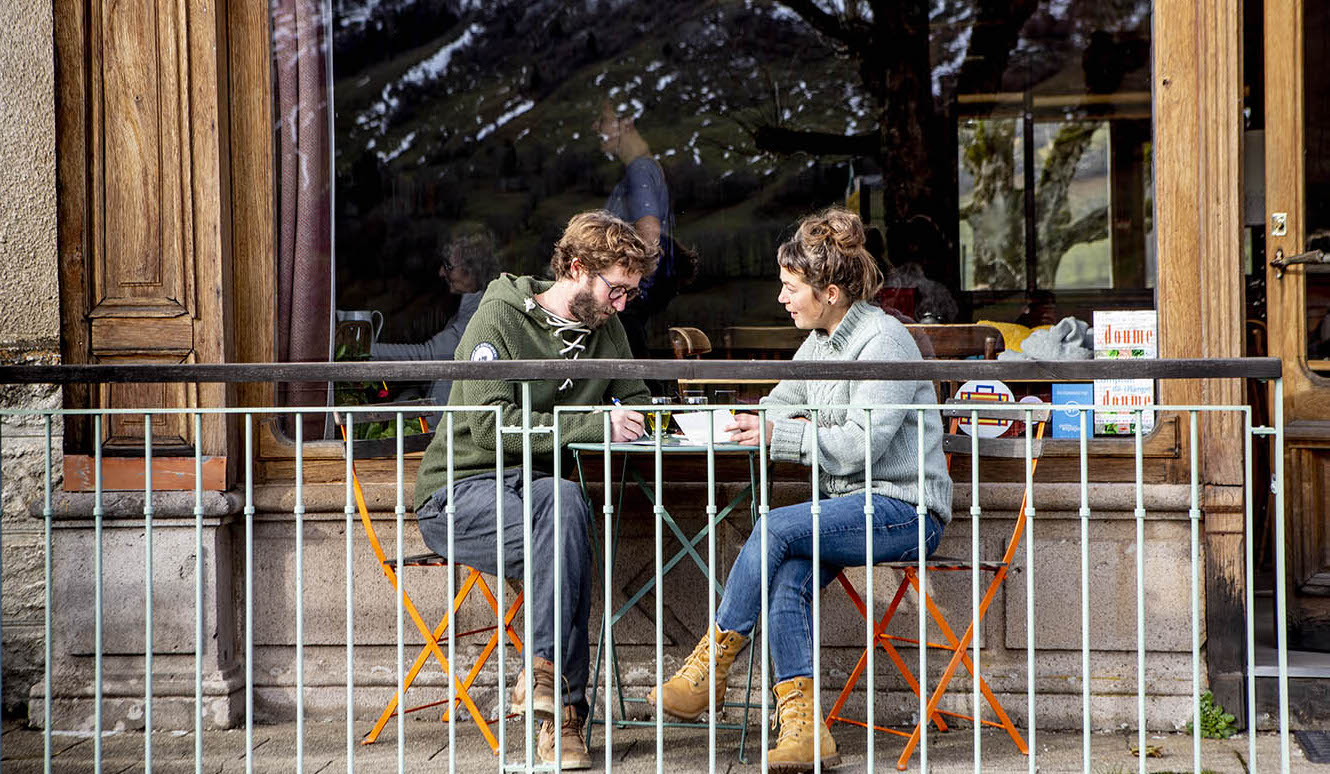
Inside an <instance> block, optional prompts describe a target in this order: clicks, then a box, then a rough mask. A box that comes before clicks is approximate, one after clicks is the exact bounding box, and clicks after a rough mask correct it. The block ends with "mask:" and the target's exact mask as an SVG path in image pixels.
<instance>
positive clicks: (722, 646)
mask: <svg viewBox="0 0 1330 774" xmlns="http://www.w3.org/2000/svg"><path fill="white" fill-rule="evenodd" d="M713 637H714V639H715V641H716V709H717V710H718V711H719V710H720V709H721V708H723V706H724V704H725V686H726V683H727V682H728V680H729V677H730V667H731V666H733V665H734V657H735V656H737V655H739V651H741V650H743V647H744V643H746V642H748V638H747V637H745V636H743V635H742V634H740V633H738V632H725V631H721V629H720V627H719V626H717V627H716V628H715V631H714V634H713V635H712V636H706V635H703V637H702V639H701V640H698V643H697V647H695V648H693V652H692V654H691V655H690V656H688V659H687V660H686V661H684V663H683V666H682V667H679V671H678V672H675V673H674V677H671V678H670V679H669V680H667V681H666V682H665V685H664V686H662V690H663V692H664V697H663V699H662V701H663V703H664V705H665V712H666V713H668V714H669V715H671V716H673V717H676V718H679V719H680V720H686V721H688V722H690V723H691V722H693V721H695V720H697V719H698V718H700V717H702V713H703V712H706V711H707V685H708V683H709V682H710V681H709V680H708V679H707V670H708V669H709V668H710V666H711V665H710V664H709V663H707V662H708V661H709V660H710V655H709V653H710V648H711V641H712V639H713ZM647 703H649V704H650V705H651V706H652V707H654V706H656V689H655V688H652V689H651V691H650V692H649V693H647Z"/></svg>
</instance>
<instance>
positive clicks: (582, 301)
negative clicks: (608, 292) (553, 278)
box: [568, 290, 614, 330]
mask: <svg viewBox="0 0 1330 774" xmlns="http://www.w3.org/2000/svg"><path fill="white" fill-rule="evenodd" d="M568 311H570V312H572V314H573V319H575V320H577V321H578V322H580V323H582V324H583V325H585V326H586V327H588V328H590V329H591V330H595V329H596V328H599V327H600V326H602V325H604V324H605V323H606V322H607V321H608V320H609V319H610V317H613V316H614V307H612V306H603V305H602V304H600V303H599V302H597V301H596V296H595V294H594V293H592V292H591V291H590V290H579V291H577V293H576V294H574V295H573V299H572V300H571V301H569V302H568ZM606 312H609V313H610V314H609V315H608V316H607V315H606V314H605V313H606Z"/></svg>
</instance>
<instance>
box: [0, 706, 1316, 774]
mask: <svg viewBox="0 0 1330 774" xmlns="http://www.w3.org/2000/svg"><path fill="white" fill-rule="evenodd" d="M369 729H370V724H369V723H368V722H365V723H357V724H356V725H355V727H354V728H353V729H352V730H353V735H354V745H353V747H354V749H353V754H354V764H355V768H354V770H355V771H357V772H370V773H372V774H383V773H389V772H394V771H396V770H397V764H398V755H399V750H398V744H397V738H396V726H395V725H389V727H388V728H387V729H386V730H385V731H384V734H383V736H381V737H380V738H379V741H378V742H377V743H375V744H373V745H363V744H361V743H360V740H361V739H362V738H363V736H364V735H365V734H366V733H368V731H369ZM760 733H761V729H760V728H759V727H757V726H753V727H752V728H751V729H750V738H749V743H748V749H747V751H746V752H747V755H746V758H747V762H746V763H745V762H744V761H741V760H740V757H739V734H738V733H737V732H733V731H718V732H717V734H716V768H715V771H717V772H722V773H723V774H742V772H758V771H759V765H758V763H759V756H758V751H759V749H758V745H759V744H760ZM456 734H457V746H456V749H455V750H454V751H453V754H452V756H450V755H449V749H448V730H447V725H446V724H443V723H439V722H437V721H436V720H434V721H427V720H416V719H412V720H410V721H408V723H407V724H406V740H405V743H404V744H403V745H402V750H401V753H402V758H403V761H404V769H405V771H408V772H426V771H427V772H446V771H449V769H450V765H455V771H457V772H464V773H465V774H470V772H496V773H497V772H498V771H499V759H498V757H497V756H495V755H493V754H492V753H491V751H490V749H489V746H488V745H487V744H486V743H485V740H484V738H483V737H482V736H481V735H480V734H479V733H477V731H476V729H475V727H474V726H471V725H469V724H468V723H459V724H458V726H457V731H456ZM506 735H507V741H508V749H509V750H510V753H509V754H508V756H507V761H508V763H509V764H517V769H516V770H521V768H522V763H523V761H524V757H525V752H524V749H523V745H522V740H523V724H522V722H521V721H520V720H510V721H509V722H508V724H507V726H506ZM612 736H613V763H612V768H613V771H617V772H623V774H647V772H655V771H656V770H657V766H656V750H657V742H656V730H655V729H654V728H622V729H615V730H614V731H613V735H612ZM835 736H836V740H837V744H838V746H839V749H840V752H841V757H842V765H841V766H839V767H837V768H836V769H835V771H836V772H837V773H838V774H858V773H859V772H866V771H868V764H867V746H868V737H867V735H866V733H865V732H863V731H862V730H859V729H852V728H846V727H844V726H839V727H837V729H836V730H835ZM604 738H605V737H604V731H603V730H602V729H601V728H600V727H597V728H596V729H595V730H594V732H593V736H592V747H591V754H592V762H593V763H592V770H593V771H603V770H604V769H605V759H604ZM771 738H772V741H773V743H774V734H772V737H771ZM301 739H303V746H302V745H301ZM253 740H254V741H253V745H254V746H253V750H252V753H251V755H252V765H253V769H252V770H253V771H254V772H263V773H265V774H266V773H267V772H284V773H285V772H292V771H299V770H300V769H299V768H298V767H297V763H298V757H299V758H301V759H303V760H302V761H300V762H302V763H303V771H304V773H305V774H331V773H332V772H346V771H347V765H346V760H347V758H346V755H347V734H346V727H345V725H344V724H341V723H333V722H314V723H307V724H306V726H305V728H304V730H303V734H300V733H298V731H297V728H296V726H295V724H294V723H283V724H279V725H263V726H256V727H255V728H254V732H253ZM203 741H204V745H203V750H204V753H203V762H202V766H201V770H202V771H203V772H206V774H233V773H234V774H243V773H244V772H246V771H247V767H246V763H247V761H246V757H247V756H246V748H247V745H246V734H245V731H244V729H230V730H218V731H207V732H205V734H204V740H203ZM663 741H664V744H663V748H664V766H663V769H664V770H665V771H667V772H670V773H671V774H681V773H682V772H707V771H709V770H710V756H709V755H708V744H707V741H708V731H707V727H706V725H705V724H701V725H699V726H698V727H697V728H670V729H666V730H665V735H664V738H663ZM980 741H981V755H982V758H981V760H982V768H981V770H982V771H983V772H984V774H989V773H990V772H991V773H992V774H1008V773H1010V774H1016V773H1017V772H1029V771H1030V768H1029V759H1028V758H1026V756H1024V755H1022V754H1021V753H1020V752H1019V751H1018V750H1017V749H1016V747H1015V745H1014V744H1013V743H1012V741H1011V740H1010V739H1009V738H1008V737H1007V735H1006V734H1005V733H1004V732H1002V731H1001V730H985V731H984V733H983V734H982V737H981V740H980ZM1090 742H1091V762H1090V766H1089V769H1088V770H1089V772H1090V774H1135V772H1137V771H1138V770H1139V769H1138V760H1137V758H1136V757H1135V756H1134V755H1133V753H1132V750H1133V749H1134V748H1135V746H1136V735H1135V734H1134V733H1122V734H1094V735H1092V736H1091V739H1090ZM903 743H904V740H903V739H902V738H901V737H898V736H895V735H889V734H881V733H879V734H876V735H875V736H874V738H873V744H874V754H875V762H874V766H873V769H874V770H875V771H894V770H895V763H896V759H897V757H898V756H899V755H900V752H901V750H902V749H903ZM43 744H44V740H43V737H42V733H41V731H40V730H35V729H30V728H28V727H26V726H25V725H22V724H21V723H16V722H13V721H10V722H7V723H6V724H5V725H4V737H3V759H2V762H0V767H2V768H3V770H4V772H5V773H6V774H26V773H27V772H34V773H35V772H42V771H44V770H45V769H44V767H43V761H42V758H43ZM973 745H974V741H973V735H972V733H971V732H970V730H969V729H955V730H953V731H951V732H949V733H932V734H930V735H929V751H928V756H929V764H930V765H929V771H931V772H934V773H935V774H961V773H962V772H974V771H975V770H976V769H975V766H974V764H973ZM1148 745H1149V748H1148V749H1151V752H1155V753H1157V755H1158V757H1150V758H1147V761H1146V771H1147V772H1150V773H1151V774H1164V773H1166V772H1191V771H1193V767H1192V761H1191V754H1192V739H1191V737H1190V736H1188V735H1185V734H1152V735H1150V737H1149V738H1148ZM152 747H153V766H152V771H153V772H162V773H163V774H176V772H180V773H181V774H185V773H186V772H195V771H197V770H199V769H198V768H196V766H195V760H194V755H195V740H194V736H193V734H191V733H188V732H178V731H174V732H157V733H154V734H153V738H152ZM1256 747H1257V757H1256V761H1255V763H1254V765H1253V763H1252V762H1251V761H1249V760H1248V759H1247V758H1248V746H1247V739H1246V738H1245V737H1244V736H1238V737H1234V738H1232V739H1227V740H1209V739H1206V740H1202V743H1201V764H1202V770H1203V771H1204V772H1212V773H1213V774H1257V773H1260V774H1264V773H1265V772H1277V771H1278V770H1279V736H1278V735H1277V734H1270V733H1260V734H1258V735H1257V745H1256ZM298 751H299V756H298ZM52 752H53V757H52V761H51V764H52V765H51V769H50V771H52V772H56V773H57V774H84V772H94V771H95V770H96V769H95V767H94V765H93V760H94V755H93V753H94V745H93V739H92V737H91V735H90V734H80V735H73V734H60V733H57V734H54V735H53V736H52ZM143 758H144V735H143V734H142V733H140V732H116V733H109V734H106V735H105V736H104V737H103V740H102V767H101V771H102V772H103V774H134V773H135V772H143V771H144V764H143ZM1035 761H1036V765H1037V769H1036V770H1037V771H1038V772H1040V774H1053V773H1055V772H1085V771H1086V767H1085V765H1084V762H1083V760H1082V744H1081V737H1080V735H1079V734H1076V733H1068V732H1040V733H1038V735H1037V749H1036V756H1035ZM1291 761H1292V765H1291V771H1293V772H1298V773H1299V774H1302V773H1304V772H1305V773H1306V774H1330V765H1326V764H1314V763H1310V762H1308V761H1307V760H1306V758H1305V757H1304V756H1303V754H1302V750H1301V749H1300V748H1299V747H1298V745H1297V744H1296V742H1293V743H1292V744H1291ZM919 765H920V762H919V754H918V753H917V752H916V753H915V755H914V756H913V757H912V758H911V759H910V761H909V765H908V767H907V769H906V770H907V771H915V772H917V771H919V770H920V769H919Z"/></svg>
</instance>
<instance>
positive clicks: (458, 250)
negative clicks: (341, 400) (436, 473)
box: [370, 223, 499, 427]
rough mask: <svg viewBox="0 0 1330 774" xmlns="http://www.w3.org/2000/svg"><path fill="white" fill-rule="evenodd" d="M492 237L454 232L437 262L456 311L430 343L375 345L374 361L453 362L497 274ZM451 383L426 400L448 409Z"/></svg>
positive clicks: (472, 228)
mask: <svg viewBox="0 0 1330 774" xmlns="http://www.w3.org/2000/svg"><path fill="white" fill-rule="evenodd" d="M494 245H495V238H494V233H493V232H492V231H490V230H489V229H488V228H486V227H484V226H482V225H480V224H479V223H461V224H458V226H457V227H456V228H454V229H453V231H452V234H451V235H450V236H449V238H448V240H447V242H446V243H444V245H443V249H442V251H441V253H442V259H441V260H440V261H439V276H440V277H442V278H443V280H444V282H446V283H447V284H448V290H449V291H450V292H452V293H456V294H458V295H460V296H461V297H462V298H461V300H460V302H459V303H458V305H457V311H456V312H455V313H454V314H453V316H452V317H450V318H448V322H447V323H446V324H445V325H444V326H443V330H441V331H439V332H438V333H436V334H434V336H433V337H432V338H431V339H430V340H429V341H424V342H420V343H418V344H389V343H385V342H376V343H375V344H374V345H373V346H372V347H371V348H370V357H371V358H372V359H374V360H452V359H453V352H454V351H455V350H456V349H457V342H458V341H460V340H461V339H462V332H463V331H465V330H466V324H467V323H468V322H470V321H471V316H472V315H474V314H475V313H476V308H477V307H479V306H480V298H481V296H483V295H484V294H485V293H484V291H485V287H486V286H487V285H489V283H490V280H492V279H494V278H495V277H497V276H498V274H499V262H498V259H497V258H496V257H495V255H494V252H495V246H494ZM451 388H452V382H451V381H449V380H448V379H440V380H438V381H436V382H434V383H433V384H432V385H430V391H429V400H430V402H431V403H436V404H438V405H440V406H443V405H447V403H448V393H449V392H450V390H451ZM439 416H440V415H439V414H435V415H434V416H432V417H430V418H429V423H430V426H431V427H434V426H437V424H438V421H439Z"/></svg>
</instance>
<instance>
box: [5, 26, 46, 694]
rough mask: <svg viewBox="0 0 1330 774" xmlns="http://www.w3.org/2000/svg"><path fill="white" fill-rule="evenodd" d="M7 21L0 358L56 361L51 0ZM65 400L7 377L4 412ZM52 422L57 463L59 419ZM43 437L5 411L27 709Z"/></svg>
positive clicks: (12, 579) (15, 670)
mask: <svg viewBox="0 0 1330 774" xmlns="http://www.w3.org/2000/svg"><path fill="white" fill-rule="evenodd" d="M0 29H4V30H5V45H4V46H3V47H0V94H4V99H0V202H4V206H3V207H0V362H3V363H5V364H39V363H40V364H50V363H55V362H58V360H59V352H60V315H59V311H60V306H59V290H58V284H57V263H56V208H55V80H54V61H55V54H54V51H53V29H52V7H51V4H50V3H49V2H46V0H12V1H11V2H6V3H0ZM59 405H60V394H59V391H58V390H55V389H53V388H50V387H35V388H29V387H18V386H0V412H3V411H5V410H7V409H15V408H55V407H59ZM53 430H54V434H55V440H54V444H53V445H54V447H55V451H56V457H55V461H56V466H57V470H58V466H59V448H60V431H61V428H60V425H59V424H56V425H55V427H54V428H53ZM43 445H44V431H43V428H42V425H41V420H39V419H38V420H34V419H31V418H21V417H16V416H5V417H3V418H2V419H0V475H3V482H2V483H3V487H4V490H3V519H0V527H2V528H3V539H4V549H3V560H4V575H3V605H2V607H0V616H2V618H0V624H2V625H3V647H4V676H3V677H4V695H3V701H4V710H5V712H6V714H9V713H11V712H14V711H18V712H20V713H21V712H23V711H24V710H25V709H26V705H25V704H24V700H25V699H26V697H27V693H28V688H29V686H30V685H31V684H32V683H33V682H35V681H36V680H37V679H39V678H40V676H41V671H42V667H41V642H42V640H41V637H42V619H43V601H42V600H43V594H42V590H43V589H42V555H43V553H42V550H41V546H42V540H43V537H42V529H41V522H40V521H37V520H34V519H32V518H30V517H29V516H28V515H27V511H28V509H27V506H28V503H30V502H33V501H39V500H40V499H41V497H42V493H43V491H44V485H43V475H44V459H43V454H42V446H43ZM56 484H57V485H58V484H59V482H58V480H57V482H56Z"/></svg>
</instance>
